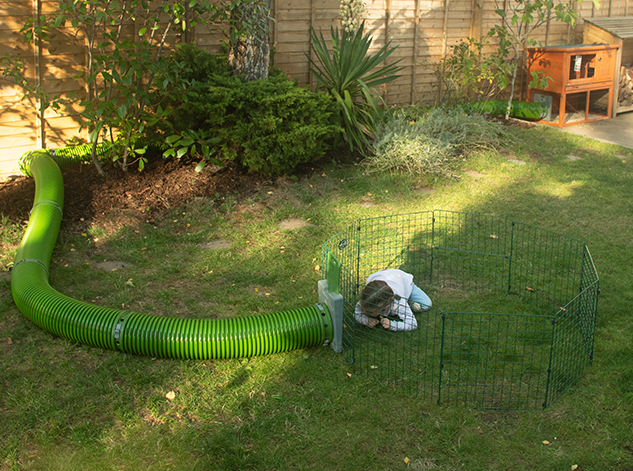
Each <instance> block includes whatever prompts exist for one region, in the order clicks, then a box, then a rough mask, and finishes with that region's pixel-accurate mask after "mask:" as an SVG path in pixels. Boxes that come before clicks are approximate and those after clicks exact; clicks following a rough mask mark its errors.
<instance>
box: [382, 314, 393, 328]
mask: <svg viewBox="0 0 633 471" xmlns="http://www.w3.org/2000/svg"><path fill="white" fill-rule="evenodd" d="M380 323H381V324H382V328H383V329H385V330H389V327H390V326H391V321H389V319H387V318H386V317H381V318H380Z"/></svg>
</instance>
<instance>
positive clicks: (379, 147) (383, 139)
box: [364, 108, 507, 177]
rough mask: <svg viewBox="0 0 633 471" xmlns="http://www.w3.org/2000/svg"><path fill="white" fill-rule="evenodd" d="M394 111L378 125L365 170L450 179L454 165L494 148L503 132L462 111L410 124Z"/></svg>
mask: <svg viewBox="0 0 633 471" xmlns="http://www.w3.org/2000/svg"><path fill="white" fill-rule="evenodd" d="M411 114H413V113H412V110H408V111H407V112H406V113H403V112H398V113H395V114H393V115H392V116H391V117H390V118H388V119H386V120H385V121H384V122H383V123H381V124H380V125H379V126H378V128H377V130H376V140H375V141H374V143H373V145H372V148H371V151H372V152H371V155H370V156H368V157H367V158H366V159H365V161H364V162H365V164H366V165H367V169H368V170H369V171H390V172H408V173H411V174H432V175H437V176H443V177H454V176H455V174H454V172H453V168H454V163H455V162H456V161H457V160H459V159H461V158H462V157H463V156H465V155H468V154H470V153H472V152H474V151H476V150H481V149H487V148H498V147H501V146H502V145H503V144H504V139H507V134H506V133H507V131H505V130H504V129H502V126H501V125H500V124H498V123H495V122H490V121H486V120H485V119H484V118H483V117H482V116H479V115H470V116H469V115H467V114H466V113H464V111H463V110H461V109H459V108H456V109H443V108H438V109H434V110H431V111H430V112H428V113H427V114H426V116H424V117H420V119H418V120H417V121H412V120H411V119H410V118H409V117H408V116H407V115H411Z"/></svg>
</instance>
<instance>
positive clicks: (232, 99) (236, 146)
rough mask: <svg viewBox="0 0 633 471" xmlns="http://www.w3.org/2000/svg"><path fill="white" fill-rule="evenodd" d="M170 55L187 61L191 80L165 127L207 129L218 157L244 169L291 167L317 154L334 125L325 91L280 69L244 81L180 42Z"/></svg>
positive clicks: (176, 130) (275, 171) (273, 171)
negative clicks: (191, 90)
mask: <svg viewBox="0 0 633 471" xmlns="http://www.w3.org/2000/svg"><path fill="white" fill-rule="evenodd" d="M175 60H176V61H178V62H181V63H184V64H186V65H187V68H188V69H189V71H188V72H187V73H186V74H185V76H186V77H187V78H188V79H189V80H192V81H195V83H194V90H195V93H194V94H193V95H195V96H193V97H190V98H189V99H188V101H187V102H182V103H177V104H174V105H175V108H176V109H175V113H174V116H173V118H172V119H171V120H170V122H169V125H170V129H169V130H166V131H165V132H167V133H169V134H179V133H182V132H184V131H185V130H187V129H199V130H204V131H207V132H209V131H211V132H212V134H213V135H214V136H216V137H217V138H219V140H220V143H219V144H218V146H219V148H220V150H221V151H222V155H221V157H222V158H225V159H234V160H237V161H238V162H239V163H240V164H242V165H244V166H245V167H246V168H248V170H250V171H255V172H259V173H263V174H269V175H270V174H284V173H289V172H292V171H293V170H294V169H295V168H296V166H297V165H299V164H301V163H305V162H313V161H316V160H318V159H320V158H322V157H323V155H324V154H325V152H326V150H327V148H328V139H329V138H330V137H331V136H333V135H334V134H335V133H336V132H337V131H338V127H337V126H336V125H334V123H333V114H334V112H335V108H334V106H335V105H334V104H333V103H332V101H331V100H330V98H329V96H328V95H327V94H325V93H320V92H319V93H312V92H310V91H309V90H306V89H303V88H300V87H298V86H297V84H296V82H294V81H292V80H290V79H289V78H288V77H287V76H286V75H285V74H283V73H282V72H280V71H271V72H270V74H269V78H268V79H266V80H256V81H252V82H245V81H244V80H243V79H242V78H241V77H239V76H232V75H231V73H230V70H229V68H228V65H227V64H226V63H225V62H223V61H222V60H221V59H218V58H214V57H213V56H212V55H211V54H208V53H206V52H203V51H199V50H192V46H186V45H185V46H182V47H180V48H179V49H178V52H177V55H176V56H175ZM205 72H206V75H205Z"/></svg>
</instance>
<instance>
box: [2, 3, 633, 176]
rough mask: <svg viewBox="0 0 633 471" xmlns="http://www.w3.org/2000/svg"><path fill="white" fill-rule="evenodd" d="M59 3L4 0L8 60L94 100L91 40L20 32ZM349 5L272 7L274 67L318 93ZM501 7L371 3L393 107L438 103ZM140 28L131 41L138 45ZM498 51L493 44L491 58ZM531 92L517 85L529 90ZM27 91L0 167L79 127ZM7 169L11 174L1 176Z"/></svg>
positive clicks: (217, 33)
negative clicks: (323, 51)
mask: <svg viewBox="0 0 633 471" xmlns="http://www.w3.org/2000/svg"><path fill="white" fill-rule="evenodd" d="M630 1H631V0H609V1H606V2H602V3H601V8H600V9H599V10H598V9H595V8H594V7H593V4H592V2H582V3H579V4H577V5H576V9H577V12H578V13H579V15H580V16H581V17H599V16H623V15H628V14H632V12H631V11H630V10H631V9H630V6H629V2H630ZM55 5H56V2H55V1H53V0H0V55H3V54H8V53H10V54H12V55H14V56H17V57H19V58H21V59H22V60H23V61H24V63H25V64H26V66H27V76H28V78H29V79H30V80H34V81H36V80H38V79H39V80H40V81H41V83H42V85H43V86H44V88H45V90H46V91H47V92H49V93H50V94H52V95H56V94H60V93H61V94H68V93H75V94H82V93H85V84H84V83H83V82H82V81H81V80H77V79H75V78H73V77H76V76H77V75H79V74H81V72H82V71H83V70H84V67H85V52H84V49H83V38H82V37H81V36H80V35H78V34H76V32H75V31H73V30H72V29H70V28H68V29H65V30H63V31H56V32H52V33H51V41H50V42H49V43H46V44H43V45H42V47H41V48H39V49H38V48H37V47H36V46H35V47H34V46H32V45H27V44H24V43H23V42H22V40H21V36H20V35H19V34H18V30H19V29H20V27H21V26H22V25H23V24H24V22H25V21H26V19H27V18H28V17H31V16H33V12H34V11H37V9H38V8H39V9H40V11H41V12H42V13H43V14H48V13H50V12H52V11H53V10H54V8H55ZM339 8H340V3H339V0H271V17H272V18H274V21H271V23H270V27H271V33H270V36H271V43H272V46H273V49H274V55H273V61H272V63H273V65H274V66H276V67H278V68H280V69H281V70H283V71H284V72H286V73H287V74H288V75H289V76H290V77H292V78H295V79H297V80H298V82H299V84H300V85H301V86H309V87H311V88H313V89H314V87H315V85H316V84H315V81H314V78H313V76H312V74H310V66H309V61H308V55H310V54H311V48H310V34H309V32H310V29H311V28H315V30H317V31H319V30H320V31H322V33H323V35H324V37H325V38H326V39H329V36H330V27H331V26H335V27H340V19H339ZM495 8H496V6H495V2H494V0H367V1H366V11H365V13H364V18H365V19H366V25H367V29H368V31H370V32H371V34H372V38H373V46H372V52H375V51H377V50H378V49H379V48H380V47H382V46H383V45H384V44H386V42H387V41H391V42H392V43H391V44H392V45H397V46H398V49H397V50H396V52H395V53H394V54H393V55H392V56H391V57H390V58H389V59H388V62H393V61H395V60H398V59H401V62H400V65H401V66H402V67H403V70H402V71H401V72H400V75H401V76H400V77H399V78H398V79H397V80H395V81H393V82H391V83H389V84H387V85H385V86H384V87H382V89H381V90H379V93H380V94H381V95H382V97H383V98H384V99H385V101H386V103H387V104H388V105H408V104H410V103H432V102H434V100H435V96H436V90H435V85H436V82H437V79H436V77H435V64H437V63H439V61H440V60H441V58H442V57H443V55H444V54H445V53H446V52H447V51H448V50H449V48H450V46H451V45H454V44H457V43H458V42H459V41H461V40H464V39H466V38H467V37H469V36H470V37H475V38H477V39H482V40H489V39H488V37H487V32H488V31H489V30H490V29H491V28H492V27H493V26H494V25H495V24H496V23H497V22H498V17H497V15H496V13H495ZM582 24H583V21H582V19H579V21H578V25H577V27H576V28H571V27H570V26H568V25H566V24H561V23H557V22H555V21H552V22H551V23H550V24H549V25H548V26H544V27H542V28H540V29H539V30H538V31H536V32H535V33H534V35H533V39H536V40H538V41H539V42H540V43H541V44H543V45H558V44H573V43H578V42H579V41H581V40H582ZM137 28H138V26H137V25H135V24H130V25H129V27H128V28H127V30H126V35H127V36H128V37H130V38H136V37H137V34H136V33H137V31H136V30H137ZM222 28H223V27H222V26H221V25H220V26H217V25H216V26H214V27H213V28H212V30H211V31H210V30H209V29H208V28H207V27H206V26H203V25H201V24H198V25H197V26H196V27H195V28H194V29H193V31H191V32H187V33H186V34H183V35H180V34H172V35H171V36H170V38H169V43H170V45H173V44H175V43H176V42H178V41H182V40H194V41H195V42H196V44H197V45H198V46H199V47H202V48H204V49H206V50H208V51H210V52H214V53H219V52H220V51H221V50H222V46H221V41H222V40H223V36H222V34H221V31H222ZM493 47H494V44H491V45H490V46H488V50H490V49H491V48H493ZM523 88H524V84H521V85H517V91H522V90H523ZM20 96H21V92H20V89H19V88H18V87H16V86H15V85H12V84H10V83H8V82H7V81H2V82H0V103H2V107H1V109H0V150H2V152H0V166H1V165H2V163H3V160H4V163H5V164H6V161H15V160H16V159H17V158H18V157H19V155H21V154H22V153H23V152H24V151H25V150H29V149H33V148H35V147H38V146H41V145H44V146H46V147H57V146H61V145H63V144H64V142H66V141H67V140H68V138H70V137H71V136H73V135H77V131H78V128H79V119H78V116H77V115H78V113H79V111H80V110H78V109H74V110H71V111H70V112H65V111H64V112H59V113H57V112H55V111H53V110H47V111H46V113H45V114H44V116H43V117H41V118H42V119H41V120H38V117H37V112H36V109H37V106H36V105H37V104H36V103H32V102H29V101H27V100H20ZM0 171H1V169H0Z"/></svg>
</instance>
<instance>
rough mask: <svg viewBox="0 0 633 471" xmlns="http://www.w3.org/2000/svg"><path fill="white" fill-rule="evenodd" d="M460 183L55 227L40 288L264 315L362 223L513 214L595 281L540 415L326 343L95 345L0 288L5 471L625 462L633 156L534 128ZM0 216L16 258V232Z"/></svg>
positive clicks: (632, 345)
mask: <svg viewBox="0 0 633 471" xmlns="http://www.w3.org/2000/svg"><path fill="white" fill-rule="evenodd" d="M457 173H458V174H459V175H460V178H459V179H458V180H443V179H440V180H435V178H432V177H422V178H417V179H415V178H412V177H410V176H407V175H393V176H390V175H379V174H374V173H372V174H370V175H367V174H365V173H364V169H363V167H362V166H359V165H357V166H340V165H336V164H332V165H330V166H328V167H326V168H325V169H324V170H322V171H321V170H320V171H319V172H317V173H314V174H312V175H311V176H309V177H302V178H291V177H287V178H283V179H279V180H277V181H275V182H274V183H273V182H271V183H270V184H269V185H266V186H265V187H262V190H261V191H259V192H257V193H254V194H252V195H250V196H247V197H239V196H237V195H235V196H230V195H229V196H225V197H223V198H216V199H208V198H205V199H196V200H194V201H192V202H190V203H188V204H186V205H185V206H183V207H180V208H177V209H173V210H172V211H171V212H169V213H164V214H163V215H162V217H160V218H157V219H153V220H151V222H147V221H149V219H147V220H145V219H131V220H129V221H128V222H127V223H126V224H124V225H106V224H97V223H94V224H92V225H91V226H90V227H88V229H87V230H86V232H83V233H81V234H79V233H75V232H71V231H62V232H61V233H60V236H59V239H58V243H57V246H56V249H55V253H54V254H53V263H52V265H51V273H50V279H51V284H52V285H53V287H54V288H55V289H57V290H59V291H60V292H62V293H64V294H66V295H68V296H71V297H73V298H76V299H80V300H84V301H86V302H89V303H94V304H98V305H102V306H109V307H113V308H123V309H129V310H133V311H137V312H143V313H147V314H156V315H170V316H187V317H209V316H210V317H218V318H220V317H227V316H245V315H252V314H259V313H268V312H275V311H281V310H286V309H294V308H298V307H303V306H308V305H311V304H313V303H314V302H316V301H317V294H316V288H317V281H318V280H319V279H320V278H321V264H322V261H321V246H322V244H323V243H324V242H325V241H326V240H327V239H329V238H330V237H331V236H333V235H334V234H336V233H337V232H339V231H340V230H342V229H343V228H345V227H347V226H348V225H349V224H350V223H351V222H352V221H354V220H355V219H357V218H367V217H374V216H382V215H386V214H398V213H409V212H415V211H427V210H433V209H445V210H453V211H462V212H473V213H480V214H490V215H496V216H503V217H508V218H512V219H514V220H516V221H520V222H524V223H528V224H531V225H534V226H536V227H539V228H542V229H548V230H551V231H553V232H556V233H559V234H563V235H567V236H571V237H574V238H577V239H580V240H582V241H584V242H585V243H586V244H587V246H588V247H589V249H590V251H591V253H592V256H593V259H594V262H595V265H596V268H597V270H598V273H599V275H600V286H601V294H600V299H599V303H598V323H597V330H596V336H595V349H594V360H593V365H592V366H591V367H590V368H588V369H587V370H586V372H585V374H584V376H583V377H582V378H581V380H580V381H579V382H578V383H577V384H576V385H575V386H574V387H572V388H571V389H570V390H569V391H567V392H566V393H565V394H564V395H563V396H562V397H561V398H559V399H558V400H557V401H556V402H555V403H554V404H552V405H551V406H550V407H548V408H547V409H545V410H534V411H496V410H475V409H468V408H447V407H443V406H438V405H437V404H434V403H430V402H428V401H425V400H424V399H419V398H415V397H411V396H409V395H407V394H405V393H403V392H400V391H398V390H394V389H392V388H390V387H387V386H382V385H380V384H377V383H374V382H372V381H371V380H369V379H367V378H366V377H363V376H356V375H350V374H348V373H350V371H351V368H350V367H349V366H348V365H347V364H346V363H345V361H344V359H343V358H342V356H340V355H337V354H335V353H333V352H332V350H331V349H329V348H326V347H315V348H310V349H305V350H296V351H292V352H289V353H283V354H276V355H271V356H266V357H256V358H249V359H235V360H213V361H181V360H169V359H160V358H144V357H135V356H130V355H125V354H122V353H118V352H111V351H104V350H100V349H98V348H92V347H88V346H84V345H80V344H76V343H74V342H71V341H68V340H65V339H62V338H57V337H54V336H52V335H50V334H48V333H47V332H45V331H43V330H41V329H39V328H38V327H36V326H35V325H34V324H32V323H31V322H30V321H29V320H27V319H26V318H25V317H24V316H23V315H22V314H21V313H20V312H19V311H18V310H17V308H16V307H15V305H14V303H13V300H12V298H11V293H10V283H9V280H8V278H7V277H2V278H0V296H1V297H0V424H1V427H0V470H3V471H4V470H21V469H28V470H46V471H52V470H82V471H84V470H95V471H96V470H139V469H143V470H165V469H175V470H180V469H182V470H185V469H186V470H205V471H206V470H244V469H254V470H273V469H275V470H311V469H312V470H324V469H329V470H370V469H371V470H387V469H388V470H398V469H412V470H425V471H427V470H458V469H467V470H469V471H476V470H539V471H546V470H551V471H554V470H556V471H558V470H563V471H568V470H574V469H578V470H579V471H589V470H593V471H606V470H614V471H624V470H633V425H632V424H633V317H632V316H631V306H632V305H633V275H632V272H631V267H633V250H631V247H632V245H633V232H632V231H631V228H632V227H633V151H631V150H627V149H624V148H621V147H617V146H611V145H607V144H603V143H599V142H597V141H593V140H589V139H585V138H581V137H578V136H575V135H571V134H565V133H561V132H559V131H558V130H556V129H551V128H544V127H535V128H532V129H520V130H517V136H516V140H515V142H513V143H512V144H511V145H510V146H509V147H508V148H507V149H506V150H504V151H503V152H501V153H497V152H494V151H488V152H486V153H484V154H481V155H477V156H473V157H470V158H468V159H465V160H463V161H461V162H460V167H459V169H457ZM286 219H301V220H303V221H305V222H307V225H306V226H305V227H302V228H298V229H282V228H281V227H280V226H279V223H280V222H281V221H283V220H286ZM2 224H3V225H2V227H1V228H0V239H1V240H2V242H3V244H4V245H5V247H10V250H14V247H15V245H16V242H15V241H16V240H17V239H19V236H20V234H21V231H22V230H23V227H22V226H19V225H17V224H16V223H15V222H11V221H8V220H6V219H3V221H2ZM218 241H223V242H221V243H220V242H218ZM218 244H220V245H221V244H224V245H225V246H227V247H226V248H223V249H215V248H214V247H216V246H217V245H218ZM11 256H12V255H11ZM441 302H442V300H441V299H437V300H434V304H435V305H441ZM576 467H577V468H576Z"/></svg>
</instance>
